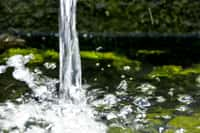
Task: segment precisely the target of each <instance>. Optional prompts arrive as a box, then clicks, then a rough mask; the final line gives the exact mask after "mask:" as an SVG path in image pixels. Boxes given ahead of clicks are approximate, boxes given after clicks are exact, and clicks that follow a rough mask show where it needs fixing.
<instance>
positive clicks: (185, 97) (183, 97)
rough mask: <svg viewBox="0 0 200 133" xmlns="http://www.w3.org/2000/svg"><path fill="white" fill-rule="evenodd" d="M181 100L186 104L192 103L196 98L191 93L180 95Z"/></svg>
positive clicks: (179, 99)
mask: <svg viewBox="0 0 200 133" xmlns="http://www.w3.org/2000/svg"><path fill="white" fill-rule="evenodd" d="M177 100H178V101H179V102H181V103H185V104H191V103H192V102H193V101H194V100H193V98H192V97H191V96H190V95H186V94H185V95H178V99H177Z"/></svg>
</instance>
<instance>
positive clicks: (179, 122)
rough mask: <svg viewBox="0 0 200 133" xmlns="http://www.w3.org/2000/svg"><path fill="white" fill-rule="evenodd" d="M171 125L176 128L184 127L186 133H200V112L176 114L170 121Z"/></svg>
mask: <svg viewBox="0 0 200 133" xmlns="http://www.w3.org/2000/svg"><path fill="white" fill-rule="evenodd" d="M168 125H169V126H171V127H174V128H176V129H180V128H183V129H185V133H199V132H200V114H199V113H195V114H193V115H191V116H176V117H175V118H174V119H172V120H171V121H169V123H168Z"/></svg>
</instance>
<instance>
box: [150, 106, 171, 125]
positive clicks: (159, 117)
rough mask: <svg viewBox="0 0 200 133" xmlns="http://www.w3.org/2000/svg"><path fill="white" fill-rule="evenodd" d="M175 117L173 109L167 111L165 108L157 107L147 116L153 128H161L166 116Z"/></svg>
mask: <svg viewBox="0 0 200 133" xmlns="http://www.w3.org/2000/svg"><path fill="white" fill-rule="evenodd" d="M172 115H173V110H172V109H167V108H163V107H155V108H153V109H151V110H150V112H149V113H148V114H147V120H148V121H149V122H150V125H152V126H161V125H162V124H163V123H164V121H163V117H164V116H171V117H172Z"/></svg>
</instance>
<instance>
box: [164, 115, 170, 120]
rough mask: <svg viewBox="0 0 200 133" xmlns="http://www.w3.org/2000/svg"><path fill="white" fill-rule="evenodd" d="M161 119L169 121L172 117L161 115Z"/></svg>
mask: <svg viewBox="0 0 200 133" xmlns="http://www.w3.org/2000/svg"><path fill="white" fill-rule="evenodd" d="M162 118H163V119H166V120H169V119H171V118H172V117H171V116H170V115H163V116H162Z"/></svg>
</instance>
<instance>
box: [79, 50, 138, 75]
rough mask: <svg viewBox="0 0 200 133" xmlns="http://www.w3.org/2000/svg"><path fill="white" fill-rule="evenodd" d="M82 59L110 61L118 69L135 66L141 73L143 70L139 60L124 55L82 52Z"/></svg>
mask: <svg viewBox="0 0 200 133" xmlns="http://www.w3.org/2000/svg"><path fill="white" fill-rule="evenodd" d="M80 54H81V57H82V58H83V59H94V60H108V61H111V62H112V65H113V66H114V67H116V68H118V69H120V68H121V67H122V66H125V65H130V66H134V67H133V68H135V70H137V71H139V70H140V69H141V62H139V61H137V60H131V59H128V58H127V57H125V56H123V55H118V54H116V53H113V52H91V51H81V52H80Z"/></svg>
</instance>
